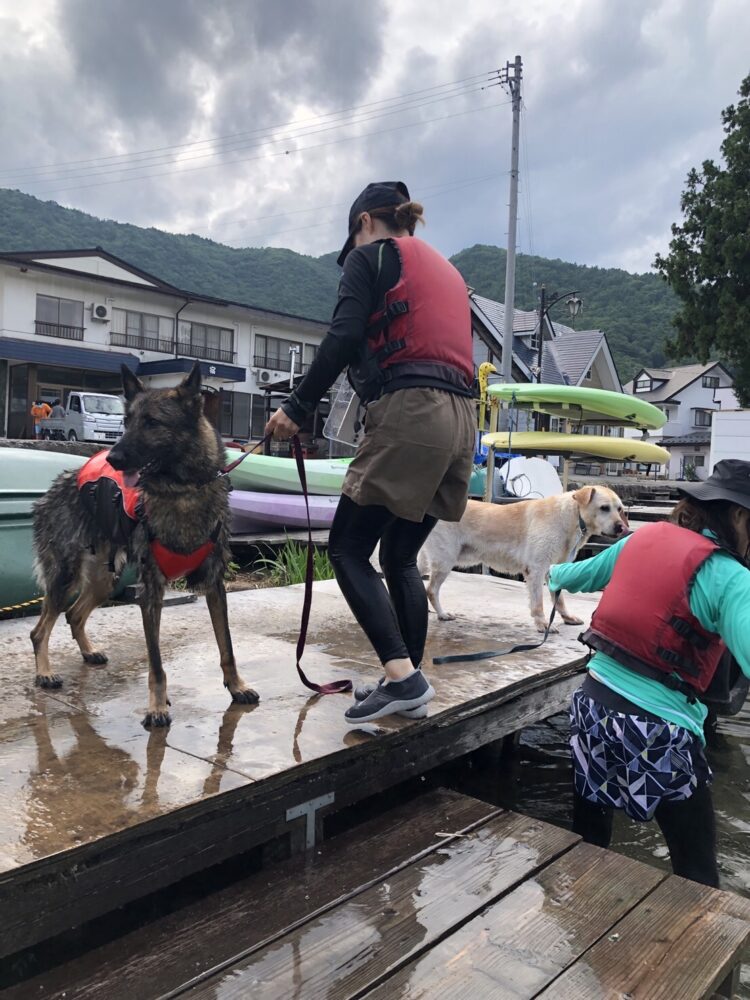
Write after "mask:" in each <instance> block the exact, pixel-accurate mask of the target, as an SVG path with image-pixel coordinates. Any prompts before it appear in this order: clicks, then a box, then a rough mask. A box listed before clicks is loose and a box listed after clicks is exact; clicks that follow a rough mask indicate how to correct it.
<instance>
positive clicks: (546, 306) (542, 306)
mask: <svg viewBox="0 0 750 1000" xmlns="http://www.w3.org/2000/svg"><path fill="white" fill-rule="evenodd" d="M563 299H565V304H566V306H567V307H568V312H569V313H570V318H571V319H575V317H576V316H578V314H579V313H580V312H581V310H582V309H583V299H582V298H581V297H580V296H579V294H578V292H577V291H571V292H563V293H562V294H561V295H555V296H553V298H552V299H550V301H549V302H547V289H546V287H545V286H544V285H542V287H541V289H540V295H539V351H538V354H537V376H536V380H537V382H541V381H542V351H543V349H544V318H545V316H547V314H548V313H549V311H550V309H551V308H552V306H556V305H557V303H558V302H562V300H563Z"/></svg>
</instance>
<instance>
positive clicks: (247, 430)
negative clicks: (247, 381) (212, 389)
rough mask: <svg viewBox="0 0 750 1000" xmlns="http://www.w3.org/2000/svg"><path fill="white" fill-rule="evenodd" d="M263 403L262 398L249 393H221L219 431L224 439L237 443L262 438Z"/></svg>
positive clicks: (263, 423) (264, 419)
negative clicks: (227, 438) (229, 438)
mask: <svg viewBox="0 0 750 1000" xmlns="http://www.w3.org/2000/svg"><path fill="white" fill-rule="evenodd" d="M265 402H266V401H265V399H264V397H263V396H259V395H251V394H250V393H249V392H223V393H222V394H221V419H220V431H221V433H222V434H223V435H224V437H231V438H234V439H235V440H237V441H247V440H249V439H250V438H262V437H263V430H264V428H265V424H266V416H265V413H266V407H265Z"/></svg>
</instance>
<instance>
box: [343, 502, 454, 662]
mask: <svg viewBox="0 0 750 1000" xmlns="http://www.w3.org/2000/svg"><path fill="white" fill-rule="evenodd" d="M436 523H437V519H436V518H434V517H430V516H429V515H427V516H426V517H425V518H424V519H423V520H422V521H420V522H415V521H405V520H404V519H403V518H400V517H395V516H394V515H393V514H391V512H390V511H389V510H388V508H387V507H380V506H376V505H371V506H367V507H360V506H359V505H358V504H356V503H354V501H353V500H350V499H349V497H347V496H342V497H341V499H340V500H339V505H338V507H337V509H336V515H335V517H334V519H333V524H332V525H331V533H330V536H329V539H328V556H329V558H330V560H331V565H332V566H333V571H334V573H335V574H336V580H337V582H338V585H339V587H340V588H341V593H342V594H343V595H344V597H345V598H346V601H347V604H348V605H349V607H350V608H351V610H352V613H353V615H354V617H355V618H356V619H357V621H358V622H359V624H360V625H361V627H362V630H363V631H364V633H365V635H366V636H367V638H368V639H369V640H370V642H371V643H372V645H373V647H374V649H375V652H376V653H377V654H378V656H379V657H380V662H381V663H386V662H387V661H388V660H397V659H407V658H408V659H410V660H411V662H412V663H413V664H414V666H415V667H418V666H419V664H420V663H421V662H422V655H423V653H424V645H425V640H426V638H427V595H426V593H425V588H424V584H423V583H422V578H421V576H420V575H419V570H418V569H417V553H418V552H419V550H420V549H421V548H422V546H423V545H424V543H425V540H426V539H427V536H428V535H429V533H430V532H431V531H432V529H433V528H434V527H435V524H436ZM378 541H379V542H380V565H381V567H382V569H383V575H384V576H385V579H386V583H387V584H388V589H387V590H386V588H385V587H384V586H383V582H382V580H381V579H380V577H379V576H378V574H377V572H376V571H375V569H374V568H373V566H372V564H371V562H370V557H371V556H372V554H373V552H374V551H375V546H376V545H377V544H378ZM389 595H390V596H389Z"/></svg>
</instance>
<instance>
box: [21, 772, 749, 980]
mask: <svg viewBox="0 0 750 1000" xmlns="http://www.w3.org/2000/svg"><path fill="white" fill-rule="evenodd" d="M749 939H750V902H748V901H747V900H744V899H741V898H739V897H737V896H733V895H731V894H729V893H726V892H720V891H718V890H715V889H709V888H707V887H705V886H701V885H698V884H696V883H694V882H689V881H687V880H685V879H680V878H677V877H675V876H673V875H667V874H666V873H665V872H663V871H657V870H656V869H654V868H652V867H650V866H648V865H645V864H642V863H641V862H638V861H633V860H630V859H628V858H624V857H622V856H620V855H617V854H614V853H612V852H610V851H605V850H602V849H601V848H597V847H592V846H590V845H587V844H584V843H582V842H581V841H580V840H579V838H578V837H577V836H575V835H574V834H572V833H569V832H568V831H566V830H562V829H560V828H557V827H554V826H551V825H549V824H547V823H543V822H540V821H538V820H533V819H530V818H528V817H525V816H521V815H518V814H516V813H513V812H508V811H505V810H498V809H494V808H492V807H491V806H489V805H487V804H486V803H482V802H479V801H478V800H476V799H472V798H467V797H465V796H462V795H458V794H456V793H455V792H448V791H445V790H437V791H432V792H429V793H427V794H425V795H422V796H418V797H416V798H414V799H413V800H411V801H409V802H408V803H405V804H402V805H401V806H398V807H396V808H394V809H390V810H385V811H382V812H380V813H379V814H377V815H375V816H374V817H373V818H372V819H370V820H369V821H365V822H363V823H361V824H360V825H358V826H356V827H354V828H353V829H350V830H348V831H347V832H346V833H343V834H341V835H339V836H336V837H334V838H332V839H331V840H329V841H327V842H326V843H324V844H323V845H321V846H320V847H319V848H318V849H317V850H316V851H314V852H309V853H308V854H306V855H304V856H298V857H296V858H291V859H289V860H287V861H285V862H282V863H280V864H276V865H273V866H270V867H268V868H267V869H265V870H263V871H261V872H258V873H256V874H253V875H250V876H248V877H246V878H244V879H241V880H239V881H238V882H236V883H235V884H232V885H230V886H227V887H225V888H224V889H222V890H221V891H219V892H217V893H214V894H213V895H212V896H209V897H208V898H206V899H205V900H202V901H201V902H200V903H199V904H196V905H194V906H192V907H189V908H188V909H187V910H178V911H176V912H174V913H172V914H169V915H167V916H162V917H159V918H157V919H156V920H152V921H149V922H148V924H147V925H146V926H140V927H137V928H135V929H134V930H132V931H131V932H130V933H129V934H128V935H127V937H126V938H125V939H122V940H116V941H112V942H110V943H108V944H107V945H105V946H104V947H100V948H98V949H96V950H95V951H91V952H89V953H87V954H84V955H83V956H81V957H79V958H77V959H74V960H71V961H68V962H65V963H64V964H62V965H60V966H59V967H58V968H56V969H54V970H52V971H50V972H48V973H46V974H44V975H41V976H37V977H34V978H32V979H31V980H29V981H27V982H25V983H23V984H22V985H19V986H17V987H16V988H14V989H10V990H8V991H7V992H6V993H5V994H3V996H4V1000H26V998H28V997H30V996H44V997H48V998H59V1000H62V998H63V997H67V998H70V997H75V998H77V1000H99V998H101V997H106V998H107V1000H132V998H134V997H137V998H139V1000H153V998H159V1000H173V998H177V997H186V998H188V1000H209V998H211V1000H213V998H215V997H221V998H222V1000H244V998H245V997H249V998H252V1000H265V998H268V1000H282V998H287V997H289V998H291V997H294V1000H318V998H321V997H326V998H328V1000H358V998H368V1000H370V998H371V1000H418V998H429V1000H437V998H441V1000H484V998H487V1000H531V998H540V1000H541V998H544V1000H604V998H612V1000H614V998H625V997H630V998H637V1000H657V998H658V1000H677V998H679V1000H702V998H708V997H716V996H724V997H729V996H731V995H732V993H733V989H734V987H735V985H736V982H737V970H738V965H739V962H740V960H741V958H742V955H743V952H744V949H745V948H746V946H747V943H748V940H749Z"/></svg>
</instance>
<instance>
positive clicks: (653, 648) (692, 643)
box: [581, 521, 726, 700]
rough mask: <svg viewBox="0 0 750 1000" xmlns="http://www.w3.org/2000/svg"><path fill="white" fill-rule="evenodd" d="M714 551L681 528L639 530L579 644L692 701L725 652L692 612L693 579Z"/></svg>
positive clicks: (707, 542) (713, 544)
mask: <svg viewBox="0 0 750 1000" xmlns="http://www.w3.org/2000/svg"><path fill="white" fill-rule="evenodd" d="M717 551H719V546H718V545H717V544H716V542H713V541H711V539H710V538H706V537H705V536H704V535H698V534H696V532H694V531H689V530H688V529H687V528H680V527H678V526H677V525H675V524H670V523H668V522H666V521H662V522H657V523H654V524H648V525H644V527H642V528H640V529H639V530H638V531H637V532H636V533H635V534H634V535H633V537H632V538H630V539H629V540H628V542H627V543H626V544H625V545H624V546H623V549H622V552H621V553H620V554H619V556H618V558H617V562H616V564H615V568H614V571H613V573H612V579H611V580H610V582H609V583H608V584H607V586H606V587H605V589H604V593H603V595H602V599H601V601H600V602H599V606H598V607H597V609H596V611H595V612H594V614H593V616H592V618H591V627H590V628H589V629H588V630H587V631H586V632H585V633H584V634H583V636H582V637H581V638H582V640H583V641H584V642H585V643H586V644H587V645H588V646H591V647H592V648H594V649H598V650H601V651H602V652H603V653H607V654H608V655H610V656H612V657H613V659H615V660H617V661H618V662H620V663H622V664H623V665H624V666H626V667H630V668H631V669H632V670H634V671H635V672H636V673H641V674H645V675H646V676H649V677H654V678H655V679H657V680H660V681H662V683H665V684H666V685H667V686H668V687H672V688H674V689H675V690H680V691H682V692H683V693H684V694H686V695H687V696H688V698H690V699H692V700H694V698H695V692H699V693H701V694H702V693H703V692H704V691H705V690H706V688H707V687H708V685H709V684H710V682H711V678H712V677H713V675H714V673H715V672H716V669H717V667H718V665H719V661H720V660H721V658H722V656H723V654H724V651H725V649H726V647H725V645H724V643H723V642H722V640H721V638H720V637H719V636H718V635H717V634H716V633H715V632H707V631H706V629H704V628H703V626H702V625H701V623H700V622H699V621H698V619H697V618H696V617H695V615H694V614H693V613H692V611H691V610H690V591H691V589H692V586H693V583H694V581H695V576H696V574H697V572H698V570H699V569H700V567H701V566H702V565H703V563H704V562H705V561H706V560H707V559H709V558H710V557H711V556H712V555H713V554H714V553H715V552H717ZM675 675H676V676H675ZM678 678H679V680H678Z"/></svg>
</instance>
